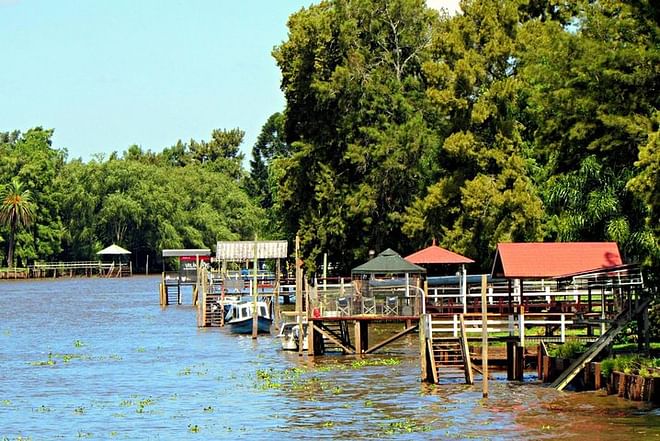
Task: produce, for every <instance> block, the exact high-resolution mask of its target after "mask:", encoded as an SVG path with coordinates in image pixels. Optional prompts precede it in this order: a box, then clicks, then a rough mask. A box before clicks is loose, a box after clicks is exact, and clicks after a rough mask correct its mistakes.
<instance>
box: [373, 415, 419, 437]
mask: <svg viewBox="0 0 660 441" xmlns="http://www.w3.org/2000/svg"><path fill="white" fill-rule="evenodd" d="M381 427H382V430H381V432H382V434H383V435H397V434H401V433H416V432H428V431H430V430H431V428H430V427H429V426H425V425H420V424H418V423H417V422H415V421H413V420H411V419H410V418H406V419H405V420H403V421H395V422H392V423H387V424H381Z"/></svg>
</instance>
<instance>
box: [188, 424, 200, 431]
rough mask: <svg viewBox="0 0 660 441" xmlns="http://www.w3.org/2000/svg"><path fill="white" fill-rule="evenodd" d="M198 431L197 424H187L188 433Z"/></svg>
mask: <svg viewBox="0 0 660 441" xmlns="http://www.w3.org/2000/svg"><path fill="white" fill-rule="evenodd" d="M199 431H200V429H199V426H198V425H197V424H188V432H190V433H198V432H199Z"/></svg>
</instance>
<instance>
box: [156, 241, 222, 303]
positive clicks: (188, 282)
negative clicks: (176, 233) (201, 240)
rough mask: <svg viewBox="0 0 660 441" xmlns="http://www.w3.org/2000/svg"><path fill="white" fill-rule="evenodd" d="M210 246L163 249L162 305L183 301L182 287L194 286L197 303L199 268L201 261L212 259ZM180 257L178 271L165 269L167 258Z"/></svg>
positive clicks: (193, 301) (193, 293)
mask: <svg viewBox="0 0 660 441" xmlns="http://www.w3.org/2000/svg"><path fill="white" fill-rule="evenodd" d="M210 256H211V250H210V249H208V248H188V249H165V250H163V272H162V276H161V283H160V305H161V306H167V305H171V304H173V303H175V304H177V305H181V304H182V303H183V298H182V290H181V289H182V288H183V287H192V304H193V305H195V304H197V296H198V293H199V287H198V281H199V268H200V263H201V262H208V261H209V260H210ZM166 258H176V259H178V270H177V271H165V259H166Z"/></svg>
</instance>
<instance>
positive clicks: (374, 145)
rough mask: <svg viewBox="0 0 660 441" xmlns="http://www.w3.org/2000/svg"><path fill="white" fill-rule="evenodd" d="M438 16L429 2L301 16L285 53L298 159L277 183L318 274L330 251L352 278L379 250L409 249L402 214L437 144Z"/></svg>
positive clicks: (279, 163) (342, 3)
mask: <svg viewBox="0 0 660 441" xmlns="http://www.w3.org/2000/svg"><path fill="white" fill-rule="evenodd" d="M435 19H436V14H435V13H434V11H432V10H429V9H427V8H426V7H425V4H424V2H423V1H421V0H388V1H373V0H337V1H329V2H322V3H320V4H319V5H316V6H311V7H310V8H308V9H303V10H301V11H300V12H298V13H296V14H294V15H292V16H291V18H290V19H289V31H290V32H289V39H288V40H287V41H286V42H284V43H283V44H282V45H280V46H279V47H277V48H276V49H275V51H274V56H275V58H276V60H277V62H278V65H279V67H280V69H281V71H282V90H283V91H284V94H285V97H286V99H287V107H286V111H285V117H286V123H285V133H286V140H287V142H289V143H291V155H290V156H288V157H285V158H281V159H277V160H276V161H273V167H274V168H275V169H276V170H275V171H274V173H273V176H278V177H279V178H280V186H279V189H278V201H277V202H278V208H279V209H280V210H281V211H280V212H281V213H282V215H283V217H284V221H285V222H284V228H285V230H286V231H287V233H288V234H289V235H294V234H296V233H299V234H300V236H301V242H302V246H303V249H304V253H305V255H306V256H308V260H307V263H308V265H309V266H310V267H314V264H315V261H316V260H317V259H318V258H319V256H320V254H321V253H322V252H325V251H327V252H329V253H330V255H332V256H333V258H335V259H336V260H337V261H338V263H339V264H340V266H341V268H343V269H348V267H349V266H350V265H352V264H353V263H354V262H355V261H356V260H357V259H361V258H365V257H366V256H367V254H368V250H369V249H371V248H373V249H383V248H384V247H386V246H392V247H394V248H401V247H406V248H408V246H407V241H406V240H405V238H404V237H403V235H402V234H401V220H400V217H399V215H400V214H401V213H402V212H403V210H404V209H405V206H406V205H407V204H408V202H409V201H410V199H411V198H412V197H413V195H414V193H415V192H416V190H417V187H418V183H417V174H418V171H417V163H418V161H419V158H420V157H421V155H422V150H423V148H424V147H425V145H426V144H427V143H428V142H430V141H429V139H430V138H432V135H431V134H430V133H429V131H428V129H427V127H426V124H425V120H424V118H423V116H422V115H423V112H424V100H425V98H424V88H423V84H422V78H421V64H422V63H423V62H424V60H425V59H426V58H427V57H428V50H427V49H428V45H429V43H430V41H431V36H432V35H431V34H432V30H433V21H434V20H435Z"/></svg>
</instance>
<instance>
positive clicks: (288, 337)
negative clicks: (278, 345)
mask: <svg viewBox="0 0 660 441" xmlns="http://www.w3.org/2000/svg"><path fill="white" fill-rule="evenodd" d="M278 337H279V338H280V340H281V342H282V350H284V351H297V350H298V345H299V341H300V326H299V325H298V323H296V322H290V323H284V324H283V325H282V329H281V330H280V333H279V335H278ZM303 350H304V351H306V350H307V323H303Z"/></svg>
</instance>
